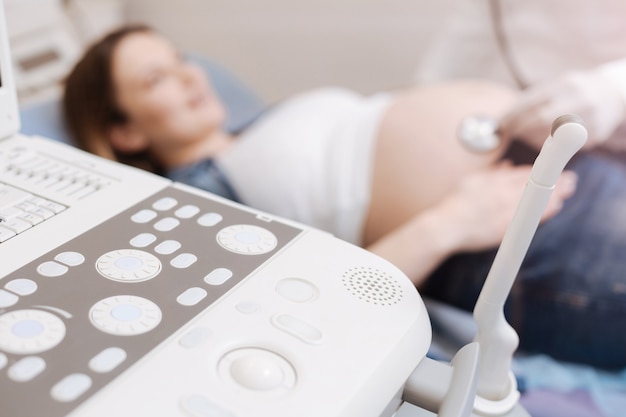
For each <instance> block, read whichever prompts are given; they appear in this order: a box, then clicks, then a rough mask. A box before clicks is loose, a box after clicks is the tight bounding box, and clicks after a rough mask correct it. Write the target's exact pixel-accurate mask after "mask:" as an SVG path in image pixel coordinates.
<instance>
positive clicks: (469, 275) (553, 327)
mask: <svg viewBox="0 0 626 417" xmlns="http://www.w3.org/2000/svg"><path fill="white" fill-rule="evenodd" d="M568 169H571V170H574V171H575V172H576V173H577V174H578V187H577V191H576V193H575V195H574V196H573V197H572V198H570V199H569V200H567V201H566V203H565V205H564V207H563V210H562V211H561V212H560V213H559V214H557V215H556V216H555V217H553V218H552V219H550V220H548V221H546V222H544V223H542V224H541V225H540V226H539V228H538V230H537V233H536V235H535V237H534V239H533V241H532V243H531V245H530V248H529V251H528V253H527V256H526V258H525V260H524V262H523V264H522V266H521V268H520V271H519V274H518V276H517V278H516V281H515V284H514V286H513V289H512V291H511V294H510V296H509V299H508V301H507V304H506V307H505V314H506V317H507V320H508V321H509V323H511V325H512V326H513V327H514V328H515V329H516V331H517V332H518V334H519V336H520V349H521V350H523V351H525V352H528V353H545V354H548V355H551V356H552V357H554V358H555V359H558V360H563V361H570V362H579V363H586V364H589V365H593V366H597V367H602V368H608V369H619V368H624V367H626V159H624V160H623V161H622V160H619V159H618V158H617V157H614V156H610V155H608V154H603V153H601V152H600V151H593V152H586V153H581V154H579V155H577V156H575V157H574V158H573V159H572V161H570V164H569V166H568ZM495 253H496V250H495V249H494V250H490V251H486V252H482V253H473V254H469V253H466V254H459V255H455V256H453V257H451V258H450V259H448V260H447V261H446V262H445V263H444V264H442V265H441V267H440V268H438V269H437V270H436V271H435V272H434V273H433V275H432V276H431V277H430V278H429V279H428V281H427V282H426V284H425V286H424V287H423V288H421V289H420V292H421V293H422V294H424V295H428V296H430V297H433V298H435V299H438V300H441V301H444V302H447V303H450V304H452V305H455V306H457V307H460V308H464V309H467V310H470V311H471V310H472V309H473V307H474V304H475V302H476V299H477V298H478V294H479V292H480V289H481V287H482V285H483V282H484V279H485V277H486V276H487V273H488V271H489V268H490V266H491V263H492V261H493V258H494V256H495Z"/></svg>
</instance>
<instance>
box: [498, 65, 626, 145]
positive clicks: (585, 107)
mask: <svg viewBox="0 0 626 417" xmlns="http://www.w3.org/2000/svg"><path fill="white" fill-rule="evenodd" d="M624 71H626V61H624V62H617V63H613V64H610V65H609V64H607V65H606V66H602V67H599V68H594V69H592V70H589V71H578V72H570V73H567V74H565V75H564V76H562V77H559V78H557V79H554V80H551V81H549V82H544V83H541V84H537V85H534V86H532V87H530V88H529V89H527V90H525V91H524V92H522V93H521V95H520V98H519V100H518V101H517V103H515V105H514V106H513V107H512V108H511V109H510V111H509V112H508V113H506V114H505V115H504V116H503V117H502V119H501V120H500V122H499V130H500V132H501V135H502V136H503V137H505V138H508V139H521V140H523V141H524V142H526V143H528V144H529V145H531V146H533V147H535V148H536V149H541V146H542V145H543V143H544V142H545V140H546V132H549V131H550V129H551V126H552V122H553V121H554V120H555V119H556V118H557V117H559V116H562V115H564V114H577V115H578V116H580V117H581V118H582V119H583V121H584V122H585V126H586V128H587V131H588V132H589V138H588V140H587V143H586V145H585V147H586V148H592V147H594V146H597V145H599V144H601V143H604V142H606V141H607V140H608V139H609V138H610V137H611V136H612V135H613V133H614V132H615V130H616V129H617V128H618V126H620V125H621V124H622V123H624V120H625V118H626V103H625V102H624V97H623V93H622V91H621V89H620V85H621V84H624V83H625V82H624V81H623V80H624V78H625V77H624V75H623V74H624ZM614 72H618V74H619V75H617V76H613V73H614Z"/></svg>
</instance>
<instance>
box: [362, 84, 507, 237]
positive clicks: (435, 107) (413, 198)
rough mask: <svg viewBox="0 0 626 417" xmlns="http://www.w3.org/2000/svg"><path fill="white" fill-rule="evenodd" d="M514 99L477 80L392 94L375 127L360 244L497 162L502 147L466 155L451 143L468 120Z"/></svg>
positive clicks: (497, 111) (492, 113) (495, 112)
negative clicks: (392, 98)
mask: <svg viewBox="0 0 626 417" xmlns="http://www.w3.org/2000/svg"><path fill="white" fill-rule="evenodd" d="M514 98H515V93H514V92H513V91H511V90H509V89H508V88H505V87H502V86H499V85H494V84H492V83H487V82H483V81H458V82H448V83H446V84H441V85H428V86H420V87H416V88H414V89H412V90H409V91H407V92H402V93H400V94H398V96H397V99H396V100H395V101H394V103H393V104H392V105H391V106H390V107H389V108H388V109H387V112H386V114H385V116H384V117H383V120H382V123H381V125H380V130H379V134H378V138H377V143H376V152H375V159H374V171H373V179H372V193H371V202H370V207H369V212H368V215H367V219H366V222H365V230H364V233H363V236H364V239H365V240H364V242H363V243H364V244H365V245H368V244H369V243H372V242H374V241H375V240H377V239H378V238H380V237H381V236H382V235H384V234H386V233H388V232H389V231H391V230H393V229H395V228H396V227H398V226H399V225H401V224H403V223H404V222H406V221H407V220H408V219H410V218H411V217H412V216H414V215H415V214H417V213H419V212H420V211H422V210H424V209H425V208H427V207H430V206H432V205H433V204H436V203H437V202H438V201H439V200H441V199H442V198H443V197H444V196H445V195H446V194H448V193H449V192H450V191H451V190H453V189H454V187H455V186H456V185H457V183H458V181H459V180H460V179H461V178H463V177H464V176H466V175H468V174H469V173H472V172H475V171H477V170H480V169H483V168H485V167H487V166H489V165H492V164H493V163H494V162H495V161H496V160H498V158H500V157H501V155H502V153H503V151H504V149H505V148H506V145H507V144H505V143H503V144H501V145H500V147H498V148H497V149H495V150H494V151H491V152H489V153H482V154H476V153H472V152H470V151H468V150H467V149H466V148H465V147H464V146H463V145H462V144H461V143H460V142H459V140H458V139H457V129H458V126H459V123H460V121H461V120H462V119H463V118H465V117H466V116H469V115H483V116H492V117H498V116H499V115H501V114H502V113H503V112H504V111H505V110H506V109H507V107H508V106H509V105H510V104H511V103H512V102H513V100H514Z"/></svg>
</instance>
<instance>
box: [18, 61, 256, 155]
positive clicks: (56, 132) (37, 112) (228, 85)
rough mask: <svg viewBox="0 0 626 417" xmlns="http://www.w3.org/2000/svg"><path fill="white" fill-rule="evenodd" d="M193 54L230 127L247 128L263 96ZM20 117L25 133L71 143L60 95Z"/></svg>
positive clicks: (26, 108)
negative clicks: (220, 100) (219, 99)
mask: <svg viewBox="0 0 626 417" xmlns="http://www.w3.org/2000/svg"><path fill="white" fill-rule="evenodd" d="M189 56H190V59H191V60H192V61H194V62H196V63H197V64H199V65H200V66H201V67H202V68H204V69H205V71H207V73H208V74H209V76H210V77H211V82H212V83H213V86H214V88H215V90H216V92H217V94H218V95H219V96H220V98H221V99H222V101H223V103H224V105H225V107H226V110H227V114H228V116H227V119H226V126H225V128H226V130H227V131H229V132H238V131H240V130H242V129H244V128H245V127H246V126H247V125H248V124H250V123H251V122H253V121H254V120H255V119H256V118H257V117H258V116H259V115H260V114H261V113H262V112H263V110H264V109H265V108H266V105H265V103H264V102H263V100H261V98H260V97H259V96H257V95H256V93H255V92H254V91H253V90H252V89H250V88H249V87H248V86H247V85H246V84H245V83H243V82H242V81H241V80H240V79H239V78H238V77H237V76H236V75H234V74H233V73H232V72H231V71H229V70H227V69H226V68H224V67H223V66H221V65H219V64H217V63H215V62H213V61H211V60H208V59H206V58H204V57H201V56H198V55H194V54H190V55H189ZM20 118H21V122H22V128H21V132H22V133H23V134H26V135H40V136H45V137H49V138H51V139H54V140H58V141H61V142H66V143H71V140H70V137H69V135H68V133H67V131H66V129H65V126H64V124H63V117H62V109H61V103H60V100H58V99H53V100H47V101H43V102H38V103H37V104H32V105H26V106H23V107H22V108H21V109H20Z"/></svg>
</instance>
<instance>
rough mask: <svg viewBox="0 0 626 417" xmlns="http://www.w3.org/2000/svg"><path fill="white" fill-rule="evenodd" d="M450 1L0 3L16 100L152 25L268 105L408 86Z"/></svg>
mask: <svg viewBox="0 0 626 417" xmlns="http://www.w3.org/2000/svg"><path fill="white" fill-rule="evenodd" d="M450 7H453V0H438V1H429V0H297V1H294V0H5V9H6V13H7V19H8V26H9V28H8V29H9V33H10V38H11V39H10V42H11V47H12V52H13V55H14V62H15V66H16V68H15V70H16V78H17V82H18V85H19V96H20V100H21V101H22V102H33V101H37V100H41V99H44V98H47V97H49V96H50V95H54V94H58V82H59V81H60V80H61V79H62V78H63V77H64V75H65V74H66V72H67V70H68V69H69V68H70V67H71V66H72V65H73V63H74V62H75V59H76V58H77V57H78V56H79V55H80V53H81V51H82V49H83V48H84V46H85V45H86V44H88V43H89V42H91V41H92V40H93V39H94V38H97V37H99V36H101V35H102V34H103V33H104V32H106V31H108V30H110V29H111V28H113V27H115V26H118V25H120V24H122V23H125V22H143V23H149V24H151V25H153V26H154V27H155V28H157V29H159V30H160V31H162V32H163V33H164V34H166V35H167V36H169V37H170V38H171V39H173V40H174V41H175V42H176V43H177V44H178V45H179V46H180V48H181V49H182V50H184V51H190V52H195V53H199V54H201V55H204V56H205V57H207V58H210V59H212V60H215V61H216V62H218V63H219V64H221V65H223V66H225V67H226V68H228V69H230V70H231V71H232V72H233V73H234V74H236V75H237V76H239V77H240V78H242V79H243V80H245V82H246V83H247V84H248V85H249V86H250V87H252V88H253V90H255V91H256V92H257V93H258V94H259V95H260V96H261V97H263V98H264V99H265V100H267V101H276V100H280V99H281V98H283V97H286V96H289V95H291V94H293V93H296V92H299V91H302V90H305V89H309V88H313V87H318V86H328V85H339V86H343V87H348V88H351V89H353V90H356V91H359V92H362V93H372V92H377V91H381V90H388V89H392V88H396V87H399V86H405V85H407V84H409V83H411V78H412V75H413V72H414V71H415V68H416V66H417V63H418V62H419V59H420V55H421V54H422V53H423V52H424V50H425V46H426V45H427V44H428V42H429V41H430V40H431V37H432V33H433V31H434V29H435V28H437V27H438V26H439V25H441V24H442V22H443V19H444V16H445V13H446V11H447V10H448V9H449V8H450Z"/></svg>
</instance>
